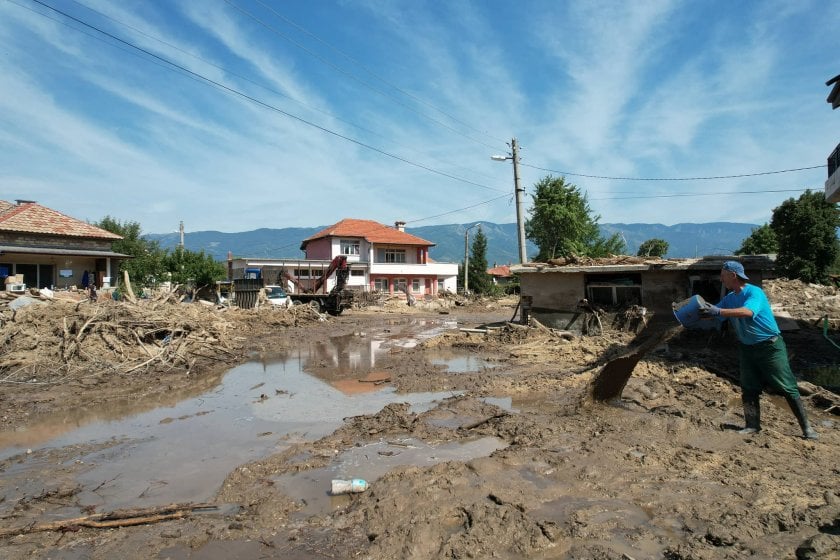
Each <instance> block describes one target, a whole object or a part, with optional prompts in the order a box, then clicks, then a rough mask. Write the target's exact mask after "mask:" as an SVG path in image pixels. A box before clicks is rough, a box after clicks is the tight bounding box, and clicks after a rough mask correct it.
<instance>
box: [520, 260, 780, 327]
mask: <svg viewBox="0 0 840 560" xmlns="http://www.w3.org/2000/svg"><path fill="white" fill-rule="evenodd" d="M727 260H738V261H740V262H741V263H742V264H743V265H744V269H745V272H746V274H747V276H749V278H750V282H751V283H752V284H756V285H759V286H760V285H761V283H762V281H763V280H765V279H768V278H773V277H774V274H773V270H774V266H775V260H774V258H773V257H772V256H770V255H753V256H741V257H735V256H711V257H703V258H700V259H658V258H655V259H652V258H643V257H612V258H605V259H587V260H585V261H584V262H560V261H557V262H556V264H551V263H527V264H520V265H515V266H512V267H511V271H512V272H514V273H516V274H517V275H518V276H519V282H520V290H521V294H522V297H523V298H526V299H525V300H524V301H527V302H528V304H529V306H530V313H531V315H532V316H534V317H536V318H537V319H538V320H540V321H542V322H544V323H545V324H549V325H551V326H559V327H563V325H564V324H565V323H566V321H567V320H568V319H570V318H571V317H573V316H574V315H575V314H576V313H579V310H578V304H579V303H580V301H581V300H583V299H586V300H587V301H588V302H589V303H590V304H591V305H593V306H596V307H601V308H607V309H621V308H625V307H629V306H631V305H641V306H643V307H645V308H647V309H649V310H651V311H653V312H655V313H656V312H660V313H662V312H666V313H670V312H672V306H671V304H672V303H675V302H680V301H682V300H684V299H686V298H688V297H689V296H692V295H695V294H697V295H700V296H701V297H703V298H704V299H706V300H708V301H711V302H717V301H719V300H720V298H721V297H722V296H723V286H722V285H721V282H720V269H721V266H722V265H723V263H724V261H727Z"/></svg>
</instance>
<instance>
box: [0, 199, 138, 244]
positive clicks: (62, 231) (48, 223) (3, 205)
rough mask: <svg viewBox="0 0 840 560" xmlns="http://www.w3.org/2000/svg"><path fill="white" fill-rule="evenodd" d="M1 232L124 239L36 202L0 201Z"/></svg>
mask: <svg viewBox="0 0 840 560" xmlns="http://www.w3.org/2000/svg"><path fill="white" fill-rule="evenodd" d="M0 231H7V232H16V233H45V234H49V235H63V236H67V237H92V238H96V239H122V236H120V235H117V234H116V233H111V232H110V231H107V230H104V229H102V228H98V227H96V226H93V225H91V224H89V223H87V222H83V221H81V220H77V219H75V218H71V217H70V216H65V215H64V214H62V213H61V212H56V211H55V210H52V209H50V208H47V207H46V206H41V205H40V204H37V203H35V202H23V203H20V204H11V203H9V202H6V201H4V200H0Z"/></svg>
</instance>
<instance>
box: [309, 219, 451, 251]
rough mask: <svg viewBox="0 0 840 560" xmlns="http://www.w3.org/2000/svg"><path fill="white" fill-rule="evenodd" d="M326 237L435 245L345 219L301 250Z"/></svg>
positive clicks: (374, 224) (366, 222) (373, 224)
mask: <svg viewBox="0 0 840 560" xmlns="http://www.w3.org/2000/svg"><path fill="white" fill-rule="evenodd" d="M324 237H361V238H363V239H366V240H367V241H369V242H370V243H387V244H390V245H422V246H425V247H432V246H434V245H435V244H434V243H432V242H431V241H426V240H425V239H422V238H420V237H417V236H416V235H411V234H410V233H406V232H404V231H400V230H398V229H397V228H395V227H393V226H386V225H383V224H380V223H379V222H374V221H373V220H355V219H353V218H345V219H343V220H341V221H340V222H338V223H336V224H333V225H331V226H329V227H327V228H324V229H322V230H321V231H319V232H318V233H316V234H315V235H312V236H309V237H307V238H306V239H304V240H303V243H302V244H301V249H303V248H304V247H305V246H306V244H307V243H309V242H310V241H315V240H316V239H321V238H324Z"/></svg>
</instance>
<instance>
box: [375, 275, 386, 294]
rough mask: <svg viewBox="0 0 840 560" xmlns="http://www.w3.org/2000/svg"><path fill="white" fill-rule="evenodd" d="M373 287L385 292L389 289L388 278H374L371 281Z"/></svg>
mask: <svg viewBox="0 0 840 560" xmlns="http://www.w3.org/2000/svg"><path fill="white" fill-rule="evenodd" d="M373 289H374V290H376V291H377V292H387V291H389V288H388V279H387V278H376V279H375V280H374V281H373Z"/></svg>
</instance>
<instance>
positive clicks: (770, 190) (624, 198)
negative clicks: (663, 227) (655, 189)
mask: <svg viewBox="0 0 840 560" xmlns="http://www.w3.org/2000/svg"><path fill="white" fill-rule="evenodd" d="M808 190H810V189H767V190H758V191H729V192H710V193H679V194H650V195H638V196H615V197H604V198H590V199H589V200H628V199H631V198H677V197H683V196H685V197H690V196H721V195H734V194H764V193H779V192H805V191H808Z"/></svg>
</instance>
